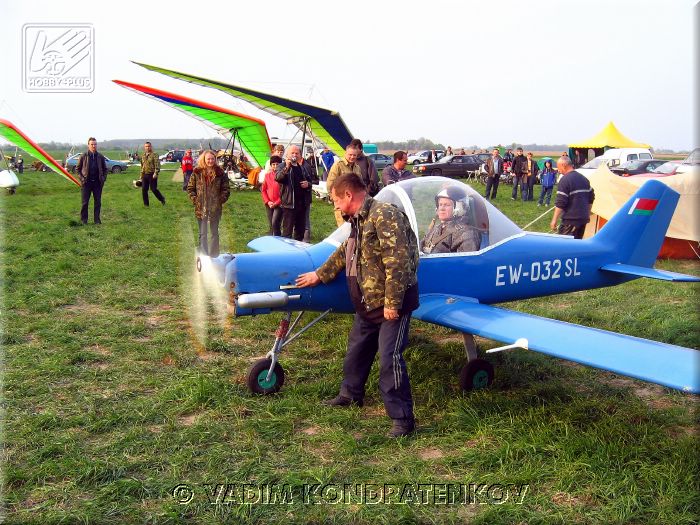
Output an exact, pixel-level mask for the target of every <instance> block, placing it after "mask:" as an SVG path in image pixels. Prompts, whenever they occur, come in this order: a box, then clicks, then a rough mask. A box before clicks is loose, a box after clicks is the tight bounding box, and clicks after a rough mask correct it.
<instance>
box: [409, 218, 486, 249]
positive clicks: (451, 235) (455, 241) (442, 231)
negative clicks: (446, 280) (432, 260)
mask: <svg viewBox="0 0 700 525" xmlns="http://www.w3.org/2000/svg"><path fill="white" fill-rule="evenodd" d="M480 244H481V234H480V233H479V230H477V229H476V228H474V226H471V225H470V224H466V223H464V222H462V221H461V220H459V219H453V220H451V221H446V222H444V223H441V222H440V221H439V220H437V219H433V222H431V223H430V228H429V229H428V234H427V235H426V236H425V239H423V242H421V243H420V247H421V250H422V251H423V253H456V252H475V251H477V250H478V249H479V246H480Z"/></svg>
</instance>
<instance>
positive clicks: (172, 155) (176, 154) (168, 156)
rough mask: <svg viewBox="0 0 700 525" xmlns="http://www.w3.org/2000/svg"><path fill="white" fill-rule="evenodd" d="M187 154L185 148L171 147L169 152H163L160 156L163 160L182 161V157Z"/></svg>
mask: <svg viewBox="0 0 700 525" xmlns="http://www.w3.org/2000/svg"><path fill="white" fill-rule="evenodd" d="M184 156H185V150H184V149H171V150H170V151H168V152H167V153H163V154H162V155H161V156H160V157H158V158H159V159H160V161H161V162H182V157H184Z"/></svg>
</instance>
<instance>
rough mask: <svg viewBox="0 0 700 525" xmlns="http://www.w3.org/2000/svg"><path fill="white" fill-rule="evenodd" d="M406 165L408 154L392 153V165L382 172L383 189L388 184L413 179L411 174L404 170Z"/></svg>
mask: <svg viewBox="0 0 700 525" xmlns="http://www.w3.org/2000/svg"><path fill="white" fill-rule="evenodd" d="M406 164H408V153H406V152H405V151H401V150H399V151H397V152H396V153H394V163H393V164H392V165H391V166H387V167H386V168H384V169H383V170H382V183H383V184H384V187H385V188H386V187H387V186H388V185H389V184H396V183H397V182H401V181H402V180H406V179H412V178H413V177H415V175H414V174H413V173H411V172H410V171H408V170H407V169H406Z"/></svg>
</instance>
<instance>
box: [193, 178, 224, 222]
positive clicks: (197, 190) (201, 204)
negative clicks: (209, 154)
mask: <svg viewBox="0 0 700 525" xmlns="http://www.w3.org/2000/svg"><path fill="white" fill-rule="evenodd" d="M214 169H215V174H214V178H213V179H212V180H211V181H210V182H209V183H208V184H207V182H206V180H205V177H204V170H202V169H201V168H195V169H194V171H193V172H192V176H190V182H189V183H188V184H187V193H188V194H189V196H190V200H191V201H192V204H194V214H195V216H196V217H197V218H198V219H204V218H205V217H221V209H222V206H223V204H224V202H226V201H227V200H228V197H229V195H230V194H231V187H230V184H229V181H228V177H227V176H226V174H225V173H224V170H223V169H221V168H220V167H219V166H215V167H214Z"/></svg>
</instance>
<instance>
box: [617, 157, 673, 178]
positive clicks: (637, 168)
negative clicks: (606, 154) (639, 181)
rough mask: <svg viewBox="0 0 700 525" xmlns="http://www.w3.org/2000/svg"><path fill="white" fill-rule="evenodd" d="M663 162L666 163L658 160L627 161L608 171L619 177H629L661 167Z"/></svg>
mask: <svg viewBox="0 0 700 525" xmlns="http://www.w3.org/2000/svg"><path fill="white" fill-rule="evenodd" d="M664 162H666V161H665V160H659V159H637V160H628V161H627V162H623V163H622V164H620V165H619V166H614V167H612V168H610V171H612V172H613V173H614V174H615V175H619V176H621V177H629V176H630V175H639V174H640V173H647V172H649V171H652V170H654V169H656V168H658V167H659V166H661V165H662V164H663V163H664Z"/></svg>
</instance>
